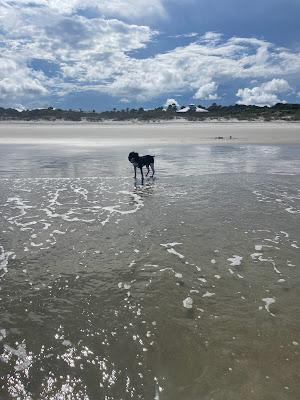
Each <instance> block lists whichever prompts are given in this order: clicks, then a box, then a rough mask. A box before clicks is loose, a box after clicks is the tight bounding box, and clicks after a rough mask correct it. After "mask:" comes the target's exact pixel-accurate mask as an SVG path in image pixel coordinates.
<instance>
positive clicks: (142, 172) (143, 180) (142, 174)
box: [140, 167, 144, 185]
mask: <svg viewBox="0 0 300 400" xmlns="http://www.w3.org/2000/svg"><path fill="white" fill-rule="evenodd" d="M140 170H141V175H142V185H143V184H144V174H143V168H142V167H140Z"/></svg>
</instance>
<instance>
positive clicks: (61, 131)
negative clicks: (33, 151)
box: [0, 122, 300, 146]
mask: <svg viewBox="0 0 300 400" xmlns="http://www.w3.org/2000/svg"><path fill="white" fill-rule="evenodd" d="M230 136H231V137H232V139H230ZM218 137H221V138H222V139H221V138H218ZM1 143H2V144H21V143H24V144H60V145H69V144H71V145H73V146H116V145H118V146H122V145H131V146H132V145H136V144H137V145H143V144H145V143H147V144H151V145H154V144H216V143H229V144H232V143H235V144H244V143H245V144H296V143H298V144H300V123H283V122H272V123H265V122H264V123H259V122H252V123H248V122H241V123H238V122H231V123H227V122H206V123H189V122H168V123H163V122H161V123H148V124H142V123H123V124H119V123H112V122H111V123H103V124H88V123H77V124H73V123H56V122H55V123H52V124H49V123H47V122H44V123H2V124H0V144H1Z"/></svg>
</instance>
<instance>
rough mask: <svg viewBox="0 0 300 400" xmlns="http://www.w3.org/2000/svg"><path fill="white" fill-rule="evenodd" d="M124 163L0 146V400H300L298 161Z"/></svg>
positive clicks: (259, 154)
mask: <svg viewBox="0 0 300 400" xmlns="http://www.w3.org/2000/svg"><path fill="white" fill-rule="evenodd" d="M130 150H132V149H126V148H125V147H122V148H119V149H118V148H116V147H115V148H113V149H109V148H106V149H99V148H98V149H97V148H95V149H84V148H77V149H73V148H68V147H66V148H63V149H62V148H59V147H52V148H50V147H49V148H46V147H39V146H23V147H22V146H9V145H6V146H1V149H0V185H1V191H0V223H1V225H0V353H1V356H0V399H1V400H4V399H5V400H6V399H22V400H24V399H26V400H29V399H55V400H64V399H69V400H70V399H83V400H87V399H90V400H102V399H105V400H120V399H145V400H148V399H156V400H158V399H161V400H221V399H222V400H223V399H224V400H227V399H228V400H240V399H243V400H244V399H249V400H250V399H251V400H253V399H254V400H261V399H264V400H269V399H270V400H271V399H298V398H300V377H299V372H300V363H299V349H300V348H299V346H300V314H299V311H300V302H299V297H300V289H299V284H300V274H299V246H300V244H299V236H300V235H299V231H300V228H299V214H300V190H299V173H300V161H299V154H300V146H239V145H234V146H221V145H220V146H209V145H207V146H180V147H172V146H171V147H167V146H166V147H160V148H148V149H140V152H141V153H150V154H156V169H157V178H156V179H155V180H153V179H147V180H146V181H145V185H144V186H141V184H140V181H139V180H138V181H137V182H136V183H135V182H134V180H133V178H132V175H133V171H132V168H131V166H130V165H129V163H128V161H127V154H128V153H129V151H130ZM188 297H190V298H191V299H192V301H193V305H192V308H185V307H184V304H185V305H188V304H190V302H191V300H189V301H188V302H186V301H185V302H184V300H185V299H187V298H188Z"/></svg>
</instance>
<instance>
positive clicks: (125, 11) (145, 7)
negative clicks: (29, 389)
mask: <svg viewBox="0 0 300 400" xmlns="http://www.w3.org/2000/svg"><path fill="white" fill-rule="evenodd" d="M164 2H165V0H151V1H149V0H148V1H147V0H138V1H136V0H85V1H84V2H83V1H82V0H8V1H6V2H5V3H6V4H8V5H12V6H14V7H16V6H17V7H20V6H23V7H24V6H27V7H32V6H35V7H42V8H45V9H50V10H53V11H55V12H56V13H60V14H72V13H74V12H80V10H86V9H93V10H94V11H97V12H98V13H101V14H102V15H105V16H107V17H121V18H126V19H130V20H134V19H138V18H141V17H147V16H160V17H162V16H165V8H164V4H163V3H164Z"/></svg>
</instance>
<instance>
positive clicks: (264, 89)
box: [236, 79, 291, 106]
mask: <svg viewBox="0 0 300 400" xmlns="http://www.w3.org/2000/svg"><path fill="white" fill-rule="evenodd" d="M290 89H291V88H290V85H289V84H288V82H287V81H286V80H285V79H272V80H271V81H269V82H265V83H262V84H261V85H260V86H255V87H253V88H252V89H250V88H244V89H239V90H238V91H237V93H236V95H237V97H240V98H241V100H239V101H238V102H237V103H238V104H245V105H251V104H254V105H257V106H272V105H274V104H276V103H285V100H280V99H279V97H278V94H279V93H283V92H287V91H288V90H290Z"/></svg>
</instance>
